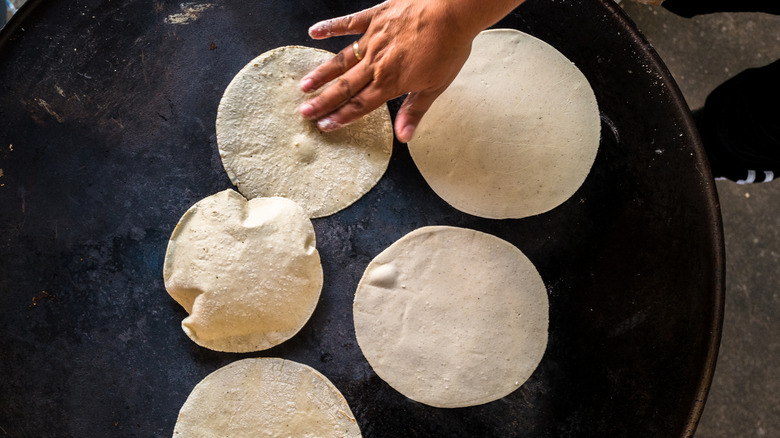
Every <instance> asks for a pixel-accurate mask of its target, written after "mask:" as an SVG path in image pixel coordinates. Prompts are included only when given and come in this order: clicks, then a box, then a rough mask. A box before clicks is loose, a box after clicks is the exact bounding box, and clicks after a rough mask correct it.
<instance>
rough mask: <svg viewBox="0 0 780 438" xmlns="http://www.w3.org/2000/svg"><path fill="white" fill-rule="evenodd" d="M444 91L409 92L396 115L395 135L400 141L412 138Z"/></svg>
mask: <svg viewBox="0 0 780 438" xmlns="http://www.w3.org/2000/svg"><path fill="white" fill-rule="evenodd" d="M443 91H444V89H439V90H426V91H421V92H419V93H409V95H408V96H406V99H404V103H403V104H401V108H400V109H399V110H398V114H397V115H396V117H395V136H396V138H398V141H400V142H401V143H408V142H409V141H410V140H411V139H412V137H413V136H414V131H415V129H417V125H419V124H420V120H422V118H423V115H425V113H426V112H427V111H428V109H429V108H430V107H431V105H432V104H433V101H434V100H436V98H437V97H439V95H440V94H441V93H442V92H443Z"/></svg>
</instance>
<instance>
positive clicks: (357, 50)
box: [352, 41, 363, 61]
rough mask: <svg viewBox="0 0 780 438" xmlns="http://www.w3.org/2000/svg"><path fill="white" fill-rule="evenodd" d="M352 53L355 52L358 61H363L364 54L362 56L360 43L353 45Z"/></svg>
mask: <svg viewBox="0 0 780 438" xmlns="http://www.w3.org/2000/svg"><path fill="white" fill-rule="evenodd" d="M352 52H354V53H355V58H357V60H358V61H360V60H361V59H363V54H362V53H360V45H358V42H357V41H355V42H354V43H352Z"/></svg>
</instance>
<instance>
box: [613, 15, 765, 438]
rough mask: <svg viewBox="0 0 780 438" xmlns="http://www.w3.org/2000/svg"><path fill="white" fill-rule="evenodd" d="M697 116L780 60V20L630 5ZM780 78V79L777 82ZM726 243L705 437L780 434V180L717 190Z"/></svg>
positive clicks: (703, 425) (702, 431) (703, 422)
mask: <svg viewBox="0 0 780 438" xmlns="http://www.w3.org/2000/svg"><path fill="white" fill-rule="evenodd" d="M621 4H622V6H623V8H624V10H625V11H626V12H627V13H628V15H629V16H630V17H631V18H632V19H633V20H634V22H635V23H636V24H637V26H638V27H639V29H640V30H641V31H642V33H644V35H645V36H646V37H647V39H648V41H650V43H651V44H652V45H653V47H654V48H655V49H656V51H657V52H658V54H659V55H660V56H661V58H662V59H663V60H664V63H665V64H666V66H667V67H668V68H669V71H670V72H671V73H672V76H673V77H674V78H675V80H676V81H677V83H678V85H679V86H680V89H681V90H682V92H683V95H684V96H685V99H686V101H687V102H688V105H689V106H690V107H691V108H692V109H697V108H700V107H701V106H702V105H703V104H704V100H705V98H706V97H707V95H708V94H709V92H710V91H711V90H712V89H713V88H715V87H716V86H717V85H718V84H720V83H721V82H723V81H724V80H726V79H728V78H729V77H731V76H734V75H736V74H737V73H739V72H740V71H742V70H743V69H745V68H749V67H756V66H761V65H766V64H769V63H770V62H772V61H774V60H776V59H778V58H780V16H773V15H768V14H760V13H719V14H710V15H705V16H698V17H694V18H692V19H686V18H681V17H679V16H677V15H674V14H671V13H669V12H668V11H666V10H665V9H663V8H661V7H652V6H645V5H642V4H639V3H636V2H632V1H630V0H623V2H622V3H621ZM778 80H780V78H778ZM717 187H718V196H719V198H720V203H721V212H722V214H723V223H724V230H725V239H726V309H725V319H724V327H723V339H722V341H721V349H720V355H719V358H718V363H717V367H716V371H715V379H714V382H713V384H712V389H711V391H710V395H709V398H708V400H707V404H706V405H705V408H704V414H703V416H702V419H701V422H700V424H699V427H698V431H697V433H696V436H697V437H729V438H731V437H780V295H779V294H778V290H777V285H778V284H780V214H778V213H780V182H778V181H774V182H770V183H767V184H754V185H737V184H735V183H732V182H729V181H719V182H718V183H717Z"/></svg>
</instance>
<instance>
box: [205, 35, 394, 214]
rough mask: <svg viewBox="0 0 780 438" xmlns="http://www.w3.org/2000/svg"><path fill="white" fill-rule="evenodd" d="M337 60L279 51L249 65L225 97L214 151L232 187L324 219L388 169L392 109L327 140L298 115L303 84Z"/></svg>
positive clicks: (308, 51)
mask: <svg viewBox="0 0 780 438" xmlns="http://www.w3.org/2000/svg"><path fill="white" fill-rule="evenodd" d="M332 56H333V54H332V53H330V52H327V51H324V50H319V49H314V48H311V47H300V46H285V47H279V48H276V49H274V50H271V51H268V52H265V53H263V54H262V55H260V56H258V57H257V58H255V59H254V60H252V61H251V62H250V63H249V64H247V65H246V66H245V67H244V68H243V69H242V70H241V71H239V72H238V74H237V75H236V76H235V78H234V79H233V80H232V82H230V85H228V87H227V89H226V90H225V93H224V95H223V96H222V100H221V101H220V103H219V109H218V112H217V123H216V125H217V126H216V130H217V145H218V147H219V154H220V157H222V164H223V166H224V167H225V170H226V171H227V174H228V176H229V177H230V181H232V182H233V184H235V185H236V186H237V188H238V191H239V192H241V193H242V194H243V195H244V196H246V197H247V198H249V199H251V198H255V197H267V196H283V197H285V198H289V199H292V200H293V201H295V202H297V203H299V204H301V205H302V206H303V208H304V210H306V213H307V214H308V215H309V217H311V218H316V217H322V216H327V215H330V214H333V213H335V212H337V211H340V210H342V209H344V208H346V207H348V206H349V205H351V204H352V203H354V202H355V201H356V200H358V199H359V198H360V197H361V196H363V195H364V194H366V193H367V192H368V191H369V190H371V188H372V187H374V185H376V183H377V182H378V181H379V179H380V178H381V177H382V175H383V174H384V172H385V170H386V169H387V165H388V162H389V161H390V155H391V152H392V148H393V128H392V125H391V123H390V113H389V111H388V109H387V105H383V106H381V107H380V108H377V109H376V110H374V111H373V112H371V113H369V114H368V115H366V116H365V117H363V118H362V119H360V120H358V121H356V122H355V123H353V124H351V125H349V126H346V127H344V128H342V129H339V130H337V131H334V132H328V133H325V132H320V131H319V130H318V129H317V127H316V125H315V124H314V123H313V122H312V121H310V120H306V119H305V118H303V117H302V116H301V115H300V113H299V112H298V107H300V105H301V104H302V103H303V102H305V101H306V100H307V99H308V98H310V97H311V96H312V95H308V94H305V93H303V92H302V91H301V90H300V88H299V87H300V86H299V83H300V80H301V79H302V78H303V76H304V75H306V74H307V73H308V72H310V71H311V70H313V69H314V68H315V67H317V66H318V65H319V64H321V63H323V62H325V61H327V60H328V59H330V58H331V57H332ZM323 88H324V87H323Z"/></svg>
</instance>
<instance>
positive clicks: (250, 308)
mask: <svg viewBox="0 0 780 438" xmlns="http://www.w3.org/2000/svg"><path fill="white" fill-rule="evenodd" d="M163 278H164V280H165V289H166V290H167V291H168V293H169V294H170V295H171V297H173V298H174V299H175V300H176V301H177V302H178V303H179V304H181V305H182V306H183V307H184V309H185V310H186V311H187V312H188V313H189V316H188V317H187V318H185V319H184V320H183V321H182V329H183V330H184V332H185V333H186V334H187V336H189V337H190V338H191V339H192V340H193V341H194V342H195V343H197V344H198V345H201V346H203V347H206V348H210V349H212V350H217V351H227V352H236V353H242V352H249V351H258V350H265V349H267V348H270V347H273V346H274V345H278V344H280V343H281V342H283V341H285V340H287V339H289V338H291V337H292V336H293V335H294V334H295V333H297V332H298V331H299V330H300V329H301V328H302V327H303V325H304V324H305V323H306V321H307V320H308V319H309V317H310V316H311V314H312V312H313V311H314V308H315V307H316V305H317V301H318V300H319V296H320V291H321V289H322V283H323V276H322V266H321V264H320V257H319V253H318V252H317V248H316V238H315V235H314V227H313V226H312V224H311V221H310V220H309V218H308V217H307V216H306V214H305V212H304V211H303V209H302V208H301V207H300V206H299V205H297V204H296V203H295V202H293V201H291V200H289V199H285V198H279V197H274V198H255V199H252V200H250V201H247V200H246V199H245V198H244V197H243V196H241V195H240V194H239V193H237V192H236V191H234V190H231V189H229V190H225V191H222V192H219V193H217V194H215V195H211V196H209V197H207V198H205V199H202V200H201V201H199V202H197V203H196V204H195V205H193V206H192V207H191V208H190V209H189V210H187V212H186V213H184V215H183V216H182V218H181V220H180V221H179V223H178V224H177V225H176V228H175V230H174V231H173V234H172V235H171V238H170V241H169V242H168V249H167V251H166V254H165V264H164V267H163Z"/></svg>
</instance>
